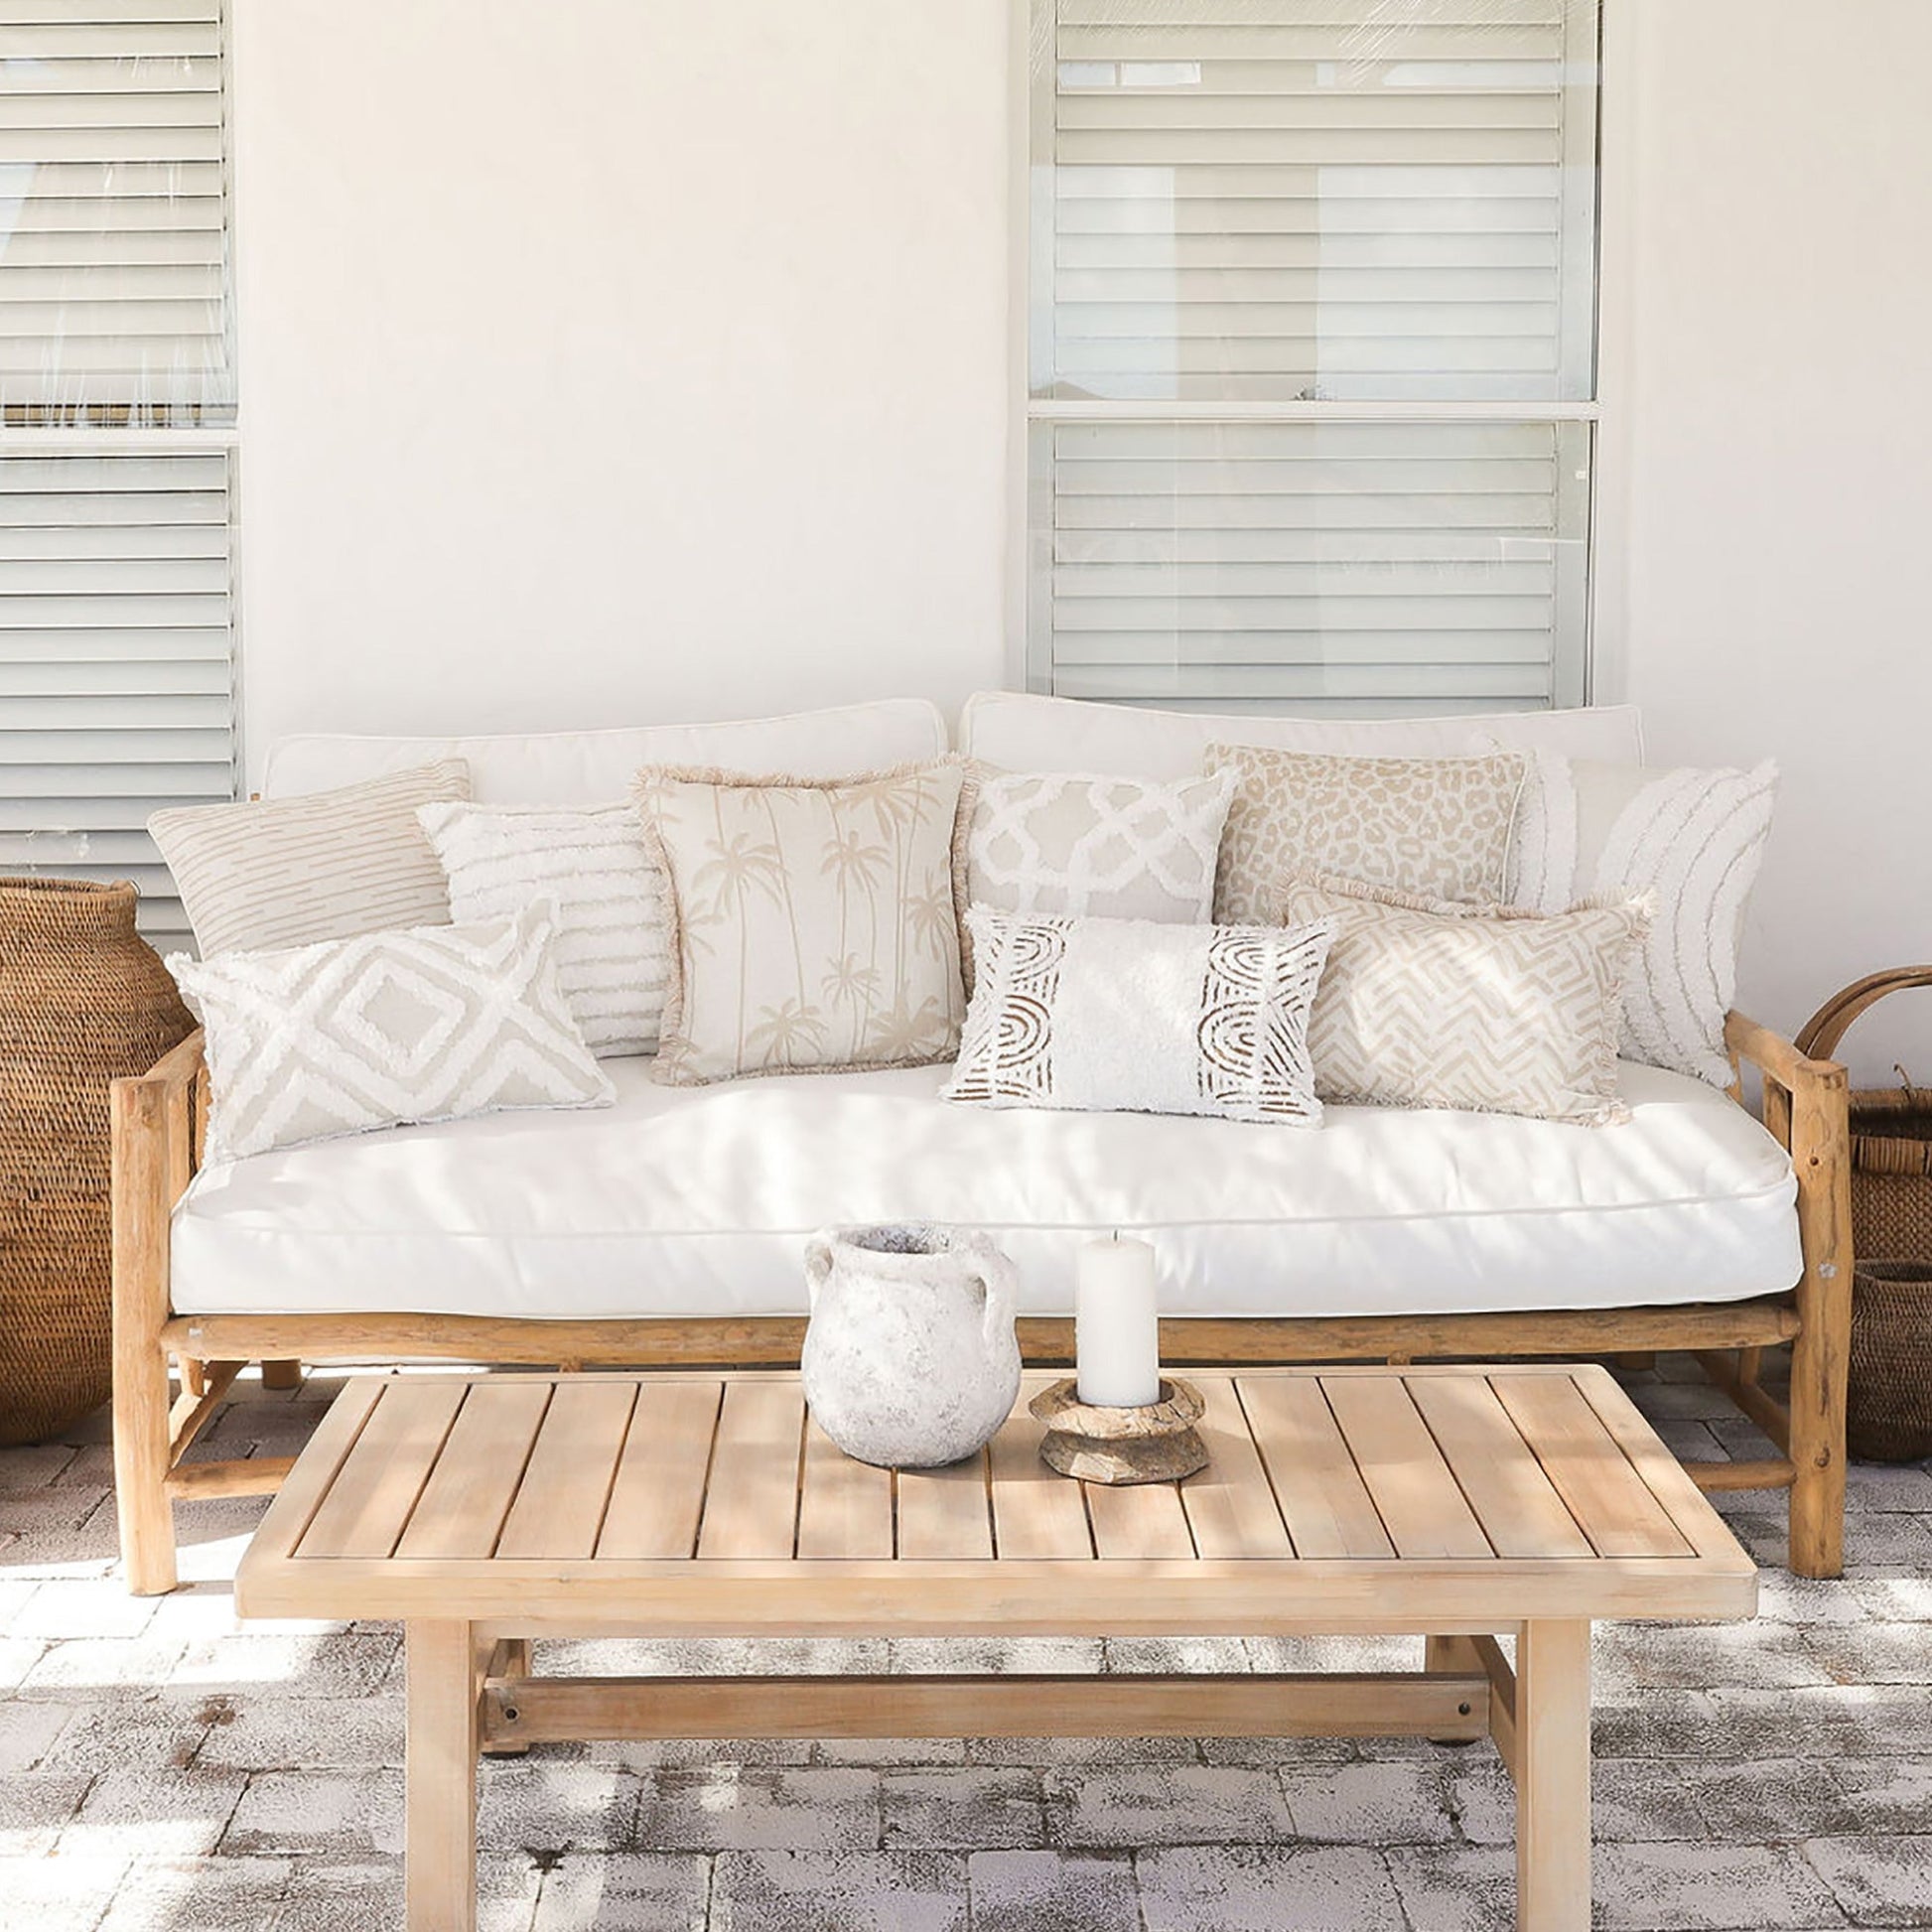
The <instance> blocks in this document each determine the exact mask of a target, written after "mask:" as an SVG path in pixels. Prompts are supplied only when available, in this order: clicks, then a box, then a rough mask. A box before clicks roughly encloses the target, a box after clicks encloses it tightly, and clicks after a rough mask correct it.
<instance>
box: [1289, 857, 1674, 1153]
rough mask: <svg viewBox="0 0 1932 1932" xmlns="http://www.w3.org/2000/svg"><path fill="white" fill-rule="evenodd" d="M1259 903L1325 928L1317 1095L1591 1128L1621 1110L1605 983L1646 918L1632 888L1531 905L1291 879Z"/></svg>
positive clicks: (1618, 970)
mask: <svg viewBox="0 0 1932 1932" xmlns="http://www.w3.org/2000/svg"><path fill="white" fill-rule="evenodd" d="M1269 905H1270V908H1271V910H1272V911H1273V912H1274V914H1275V915H1276V916H1277V917H1279V918H1281V919H1283V920H1284V921H1286V922H1288V923H1289V924H1291V925H1300V924H1301V923H1303V922H1304V921H1305V920H1309V919H1326V920H1328V921H1329V922H1330V923H1331V924H1332V925H1333V927H1334V933H1335V938H1334V945H1333V948H1332V950H1331V951H1330V953H1329V955H1328V970H1327V972H1326V973H1325V974H1324V975H1323V977H1322V981H1321V986H1320V990H1319V991H1318V992H1317V993H1316V994H1315V1000H1314V1017H1313V1019H1312V1020H1311V1023H1310V1028H1309V1042H1310V1046H1311V1049H1312V1051H1313V1055H1314V1078H1315V1087H1316V1090H1317V1091H1318V1092H1319V1093H1320V1095H1321V1097H1322V1098H1323V1099H1324V1100H1334V1101H1355V1102H1361V1103H1364V1104H1366V1105H1370V1106H1384V1107H1453V1108H1458V1109H1463V1110H1466V1111H1468V1112H1472V1113H1500V1114H1525V1115H1529V1116H1531V1117H1533V1118H1536V1119H1542V1120H1563V1121H1576V1122H1580V1123H1585V1124H1587V1125H1591V1126H1598V1125H1602V1124H1605V1123H1607V1122H1611V1121H1617V1120H1622V1119H1624V1118H1625V1113H1624V1109H1623V1107H1622V1104H1621V1102H1620V1101H1619V1100H1618V1098H1617V1082H1616V1057H1617V1036H1618V1032H1619V1026H1620V1013H1619V996H1620V994H1621V992H1622V987H1623V976H1624V973H1625V971H1626V970H1627V969H1628V968H1629V966H1630V965H1631V963H1632V961H1633V960H1634V957H1635V955H1636V952H1637V949H1638V948H1639V947H1640V946H1641V944H1642V943H1643V937H1644V934H1645V933H1646V932H1647V931H1648V929H1649V925H1650V910H1649V902H1648V901H1647V900H1642V899H1638V900H1634V901H1633V900H1623V899H1619V900H1615V901H1600V902H1592V903H1586V904H1583V905H1578V906H1573V907H1572V908H1571V909H1570V910H1569V911H1566V912H1559V913H1555V914H1552V915H1550V916H1547V917H1546V916H1544V915H1543V914H1540V913H1535V912H1525V911H1521V910H1519V909H1516V908H1514V907H1506V906H1500V907H1499V906H1472V905H1459V904H1452V903H1449V902H1448V901H1444V900H1431V899H1422V898H1415V897H1409V896H1408V895H1406V894H1401V893H1388V892H1382V891H1378V890H1377V889H1376V888H1374V887H1370V886H1363V885H1361V884H1359V883H1358V882H1356V881H1353V880H1346V879H1324V878H1319V877H1315V878H1309V877H1291V878H1290V879H1287V880H1285V881H1282V882H1280V883H1279V884H1278V885H1277V886H1276V888H1275V889H1274V891H1273V892H1272V893H1271V894H1270V895H1269Z"/></svg>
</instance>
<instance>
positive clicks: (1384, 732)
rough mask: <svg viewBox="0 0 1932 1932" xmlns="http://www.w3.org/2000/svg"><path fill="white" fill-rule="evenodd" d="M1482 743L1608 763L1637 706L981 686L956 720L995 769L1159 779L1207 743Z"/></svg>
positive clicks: (1387, 746) (1637, 723) (1194, 760)
mask: <svg viewBox="0 0 1932 1932" xmlns="http://www.w3.org/2000/svg"><path fill="white" fill-rule="evenodd" d="M1489 740H1493V741H1494V742H1495V743H1497V744H1499V745H1501V746H1503V747H1504V748H1505V749H1506V750H1509V751H1512V752H1514V751H1524V752H1531V751H1539V750H1541V751H1552V752H1557V753H1560V754H1561V755H1562V756H1563V757H1565V758H1571V759H1599V760H1601V761H1602V762H1604V763H1608V764H1636V763H1641V762H1642V759H1643V731H1642V725H1641V720H1640V718H1639V715H1638V712H1637V709H1636V707H1635V706H1634V705H1600V706H1594V707H1592V708H1591V709H1589V710H1587V711H1522V712H1511V713H1508V714H1505V715H1501V716H1492V717H1473V716H1472V717H1463V718H1259V717H1253V716H1245V717H1218V718H1217V717H1213V716H1210V715H1209V714H1207V713H1205V712H1201V713H1194V712H1182V711H1141V710H1137V709H1135V708H1133V707H1131V706H1127V705H1111V704H1093V703H1089V702H1087V701H1085V700H1083V699H1079V698H1041V697H1035V696H1033V695H1031V694H1030V693H1027V692H1023V691H980V692H977V693H975V694H974V695H973V696H972V697H971V698H969V699H968V700H967V701H966V710H965V713H964V715H963V716H962V717H961V719H960V721H959V749H960V750H961V751H962V752H964V753H966V754H967V755H968V756H969V757H971V758H976V759H984V760H985V761H986V762H987V763H988V764H994V765H998V766H999V767H1000V768H1001V769H1002V770H1006V771H1097V772H1104V773H1106V774H1107V775H1109V776H1118V777H1133V778H1159V779H1171V778H1189V777H1194V776H1196V775H1198V773H1199V771H1200V768H1201V754H1202V753H1203V752H1204V751H1205V750H1206V749H1207V747H1208V746H1209V745H1210V744H1221V745H1262V746H1268V747H1270V748H1272V749H1274V750H1276V751H1283V752H1324V753H1327V754H1328V755H1329V756H1331V757H1335V758H1463V757H1467V756H1468V755H1470V754H1471V753H1473V752H1475V751H1477V750H1481V749H1485V745H1484V743H1483V741H1489ZM1584 747H1587V748H1588V749H1587V750H1584V749H1582V748H1584Z"/></svg>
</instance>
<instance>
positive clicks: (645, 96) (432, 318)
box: [235, 0, 1932, 1080]
mask: <svg viewBox="0 0 1932 1932" xmlns="http://www.w3.org/2000/svg"><path fill="white" fill-rule="evenodd" d="M1608 5H1609V8H1610V38H1611V46H1610V72H1609V80H1608V88H1609V93H1608V102H1607V110H1606V115H1607V128H1606V143H1607V152H1606V164H1607V166H1606V179H1605V190H1604V193H1605V218H1606V250H1607V255H1606V271H1605V272H1606V282H1605V307H1606V343H1605V377H1604V381H1605V389H1604V393H1605V400H1606V403H1607V405H1608V417H1607V420H1606V424H1605V427H1604V431H1603V434H1602V460H1601V463H1600V466H1599V482H1600V484H1601V488H1602V491H1603V514H1602V529H1601V555H1600V564H1599V568H1600V580H1599V600H1600V601H1599V612H1598V636H1599V677H1598V691H1599V694H1600V695H1602V696H1604V697H1619V696H1624V695H1627V696H1629V697H1632V698H1634V699H1636V700H1637V701H1638V702H1640V703H1641V704H1642V705H1643V706H1644V707H1645V709H1646V712H1647V714H1648V718H1649V730H1650V741H1651V746H1652V750H1653V753H1654V755H1655V756H1656V757H1658V758H1660V759H1673V760H1687V759H1699V760H1716V759H1723V760H1745V761H1748V760H1751V759H1756V758H1758V757H1762V756H1764V755H1766V754H1771V755H1775V756H1776V757H1778V758H1779V759H1781V760H1782V762H1783V764H1784V767H1785V771H1786V788H1785V793H1784V801H1783V810H1782V818H1781V823H1780V826H1779V830H1778V833H1777V836H1776V844H1775V849H1774V851H1773V855H1772V858H1771V862H1770V866H1769V869H1768V873H1767V876H1766V879H1765V882H1764V886H1763V890H1762V893H1761V895H1760V897H1759V900H1758V907H1757V915H1756V919H1755V927H1756V929H1755V931H1754V934H1753V938H1752V944H1751V946H1750V949H1749V953H1748V956H1747V971H1746V981H1745V987H1744V995H1745V998H1746V1000H1747V1002H1748V1003H1749V1004H1751V1005H1752V1006H1753V1007H1755V1008H1757V1009H1758V1010H1760V1011H1761V1013H1762V1016H1763V1017H1764V1018H1766V1019H1769V1020H1773V1021H1776V1022H1779V1023H1781V1024H1785V1025H1791V1024H1795V1023H1796V1022H1797V1021H1798V1020H1800V1019H1802V1018H1803V1017H1804V1016H1805V1014H1806V1013H1807V1012H1808V1011H1809V1010H1810V1009H1811V1007H1812V1006H1813V1005H1814V1004H1816V1002H1817V1001H1818V1000H1819V999H1820V998H1822V997H1823V995H1824V994H1825V993H1827V992H1829V991H1830V990H1832V989H1833V988H1835V987H1836V986H1838V985H1839V984H1840V983H1841V982H1843V981H1845V980H1847V979H1850V978H1852V977H1854V976H1855V975H1856V974H1858V973H1860V972H1862V971H1864V970H1866V969H1868V968H1870V967H1872V966H1875V965H1880V964H1888V963H1893V962H1896V961H1900V960H1904V959H1907V958H1911V957H1917V956H1932V884H1929V882H1932V862H1929V861H1928V858H1927V852H1928V843H1927V832H1926V830H1925V829H1924V828H1925V827H1926V825H1927V822H1928V821H1932V802H1928V798H1929V797H1932V794H1928V790H1927V785H1926V780H1927V779H1928V778H1932V732H1928V729H1927V725H1928V720H1932V647H1929V646H1932V635H1928V633H1929V632H1932V621H1928V614H1932V582H1929V581H1928V576H1929V575H1932V563H1929V562H1928V560H1929V559H1932V528H1928V525H1932V347H1928V345H1932V207H1929V206H1928V202H1932V196H1929V195H1928V192H1927V189H1926V183H1928V182H1932V112H1928V111H1927V109H1928V104H1929V99H1932V97H1929V96H1928V86H1929V85H1932V0H1608ZM235 11H236V15H237V21H236V30H237V31H236V39H237V85H236V95H235V116H236V153H237V170H238V176H239V186H240V197H241V202H240V223H241V232H240V251H239V268H240V299H241V311H240V316H241V329H242V355H243V364H242V367H243V451H242V461H243V471H242V480H243V481H242V486H243V532H242V556H243V559H244V564H243V569H244V577H243V585H242V590H243V606H242V621H243V627H244V628H243V635H244V651H245V660H246V690H247V707H248V709H247V725H248V735H249V742H250V746H251V750H252V754H253V757H254V759H255V760H256V761H257V762H258V761H259V756H260V752H261V749H262V747H263V746H264V745H265V744H266V743H267V741H268V740H269V739H270V738H271V737H273V736H275V735H276V734H278V733H281V732H284V731H288V730H291V729H297V728H330V727H337V728H349V729H368V730H382V729H432V728H439V727H441V728H449V729H466V728H468V729H515V728H516V727H518V726H519V725H523V724H530V725H564V724H577V723H584V722H602V721H607V720H620V719H621V720H623V721H641V720H646V719H651V718H677V717H701V716H727V715H742V714H746V713H754V712H759V711H765V710H774V709H781V708H785V707H790V706H796V705H803V704H812V703H821V702H833V701H838V700H843V699H847V698H852V697H859V696H864V695H868V694H874V693H883V692H894V691H920V692H925V693H928V694H930V695H931V696H933V697H935V698H937V699H938V700H939V701H940V702H941V703H943V704H947V705H948V706H950V705H953V704H955V703H956V702H957V701H958V699H959V698H960V697H961V696H962V695H963V694H964V693H965V692H967V691H968V690H971V689H973V688H975V687H976V686H979V685H982V684H992V683H999V682H1003V681H1006V678H1007V675H1008V672H1009V668H1010V666H1011V665H1012V664H1014V663H1015V662H1016V661H1017V658H1016V656H1015V655H1014V654H1013V653H1012V652H1011V651H1010V648H1009V644H1008V641H1007V640H1006V638H1005V637H1004V635H1003V631H1004V618H1005V612H1006V608H1007V607H1006V602H1005V591H1004V587H1003V583H1002V577H1003V572H1004V569H1005V563H1006V548H1007V539H1008V528H1009V525H1008V493H1007V467H1006V466H1007V462H1008V451H1009V442H1008V439H1009V431H1010V427H1011V425H1010V417H1011V415H1012V413H1013V401H1012V398H1013V391H1012V390H1011V389H1010V386H1009V358H1008V347H1009V342H1008V338H1009V322H1008V317H1009V292H1008V291H1009V270H1010V265H1011V261H1012V254H1011V249H1010V242H1009V230H1010V217H1009V194H1010V186H1009V171H1008V155H1009V148H1008V141H1009V136H1008V126H1009V122H1008V111H1009V98H1010V91H1011V86H1010V83H1011V74H1010V70H1009V48H1008V37H1007V31H1006V29H1007V18H1008V0H836V3H835V4H821V5H816V6H801V5H798V4H797V0H731V4H714V5H708V6H707V5H692V4H690V3H689V0H676V3H675V4H673V0H552V4H551V5H549V6H545V7H532V6H530V5H528V4H527V0H516V3H515V4H512V0H237V4H236V9H235ZM1924 1004H1925V1005H1926V1007H1928V1008H1932V995H1928V996H1925V998H1924ZM1867 1028H1868V1030H1869V1031H1868V1033H1862V1035H1861V1036H1860V1037H1861V1039H1862V1041H1863V1042H1864V1043H1865V1051H1864V1052H1863V1058H1864V1059H1865V1060H1866V1061H1867V1062H1871V1061H1875V1062H1876V1063H1878V1064H1881V1065H1882V1064H1885V1063H1888V1060H1889V1058H1890V1056H1891V1054H1892V1052H1893V1051H1896V1050H1898V1048H1899V1043H1900V1040H1901V1039H1902V1037H1903V1034H1902V1031H1901V1029H1902V1022H1898V1021H1884V1022H1882V1023H1881V1021H1880V1020H1878V1019H1874V1020H1873V1021H1871V1022H1868V1023H1867ZM1894 1035H1897V1037H1894ZM1918 1035H1919V1036H1918V1039H1917V1040H1915V1041H1914V1050H1915V1051H1916V1052H1918V1053H1919V1055H1920V1056H1921V1058H1922V1061H1923V1064H1924V1065H1925V1067H1926V1069H1927V1071H1926V1072H1925V1074H1924V1075H1923V1076H1922V1077H1924V1078H1926V1079H1928V1080H1932V1014H1928V1015H1927V1017H1926V1024H1925V1025H1924V1027H1923V1028H1922V1029H1919V1030H1918Z"/></svg>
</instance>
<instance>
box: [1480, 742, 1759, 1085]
mask: <svg viewBox="0 0 1932 1932" xmlns="http://www.w3.org/2000/svg"><path fill="white" fill-rule="evenodd" d="M1777 785H1778V768H1777V766H1776V765H1775V764H1773V763H1770V762H1768V761H1767V762H1765V763H1763V764H1760V765H1757V766H1755V767H1754V768H1753V769H1751V770H1749V771H1733V770H1726V769H1713V770H1698V769H1695V768H1692V767H1683V768H1680V769H1677V770H1669V771H1666V770H1655V769H1652V768H1650V767H1648V766H1645V765H1639V764H1596V763H1591V762H1589V761H1588V760H1586V759H1566V758H1563V757H1560V756H1559V755H1558V754H1556V753H1553V752H1537V753H1534V754H1533V755H1532V756H1531V769H1530V777H1529V780H1528V782H1527V783H1526V784H1525V786H1524V788H1523V802H1522V806H1521V808H1520V810H1519V812H1518V814H1517V823H1516V837H1515V840H1514V843H1513V846H1512V850H1511V856H1510V891H1509V897H1510V900H1511V902H1512V903H1513V904H1516V905H1527V906H1531V907H1533V908H1534V909H1536V910H1537V911H1540V912H1555V911H1561V910H1562V909H1563V908H1564V907H1565V906H1566V905H1568V904H1570V903H1571V901H1572V900H1573V899H1579V898H1587V897H1625V898H1630V897H1637V896H1639V895H1642V894H1651V895H1654V896H1655V899H1656V908H1657V910H1656V918H1655V922H1654V923H1653V924H1652V926H1651V928H1650V936H1649V938H1648V939H1647V940H1646V941H1645V942H1644V947H1643V951H1642V953H1641V955H1640V956H1639V958H1638V959H1637V961H1636V962H1635V963H1634V964H1633V965H1632V967H1631V968H1630V970H1629V971H1628V972H1627V973H1626V975H1625V977H1624V986H1623V1055H1624V1057H1625V1058H1626V1059H1632V1060H1642V1061H1643V1062H1645V1064H1647V1065H1650V1066H1662V1067H1668V1068H1670V1069H1671V1070H1672V1071H1673V1072H1677V1073H1690V1074H1695V1075H1696V1076H1697V1077H1698V1078H1699V1079H1703V1080H1709V1081H1711V1082H1712V1084H1713V1085H1715V1086H1721V1087H1722V1086H1728V1085H1729V1084H1730V1079H1731V1069H1730V1060H1729V1057H1728V1056H1727V1055H1726V1054H1725V1014H1726V1013H1728V1012H1729V1010H1730V1004H1731V1001H1732V1000H1733V999H1734V998H1735V997H1736V992H1737V948H1738V942H1739V940H1740V939H1741V937H1742V934H1743V926H1744V912H1745V908H1746V905H1747V903H1748V901H1749V898H1750V892H1751V887H1752V886H1753V885H1754V884H1755V883H1756V881H1757V873H1758V868H1759V866H1760V865H1761V864H1762V862H1763V858H1764V842H1765V840H1766V839H1767V838H1768V837H1769V836H1770V831H1771V808H1772V805H1773V803H1774V801H1775V798H1776V794H1777Z"/></svg>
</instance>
